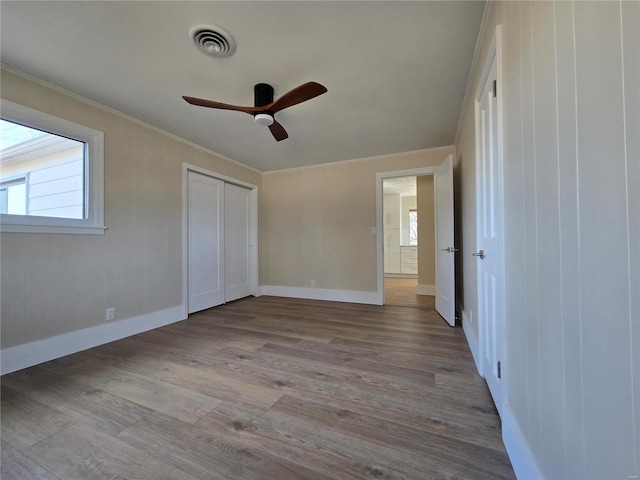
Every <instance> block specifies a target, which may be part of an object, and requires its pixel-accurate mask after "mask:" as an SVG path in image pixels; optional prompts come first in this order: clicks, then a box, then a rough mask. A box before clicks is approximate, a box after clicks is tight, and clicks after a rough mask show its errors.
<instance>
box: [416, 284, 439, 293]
mask: <svg viewBox="0 0 640 480" xmlns="http://www.w3.org/2000/svg"><path fill="white" fill-rule="evenodd" d="M416 294H417V295H431V296H434V295H435V294H436V286H435V285H427V284H420V283H419V284H418V286H417V287H416Z"/></svg>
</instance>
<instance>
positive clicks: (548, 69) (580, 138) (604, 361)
mask: <svg viewBox="0 0 640 480" xmlns="http://www.w3.org/2000/svg"><path fill="white" fill-rule="evenodd" d="M496 24H500V25H502V27H503V36H504V38H503V46H504V64H503V65H504V76H503V79H502V82H503V92H504V97H503V101H504V184H505V244H506V289H507V290H506V294H507V295H506V326H505V327H506V331H505V345H506V358H505V360H504V368H505V378H506V402H507V404H506V407H505V413H504V415H509V416H511V417H510V418H512V419H513V421H514V422H515V424H516V426H517V428H518V429H519V430H520V433H521V434H522V436H523V439H524V442H525V445H524V447H525V448H528V449H529V450H530V452H531V455H532V457H533V460H534V462H535V464H536V465H537V467H538V469H539V470H540V472H541V473H542V475H543V476H544V478H549V479H551V478H554V479H555V478H592V479H604V478H607V479H609V478H621V479H626V478H630V477H629V476H633V475H639V474H640V466H639V464H638V462H639V457H640V443H639V442H640V278H639V275H640V191H639V189H640V147H639V137H640V123H639V118H640V97H639V91H640V89H639V85H640V77H639V73H638V71H639V62H640V37H639V35H640V33H639V32H640V3H638V2H622V3H620V2H576V3H572V2H533V3H529V2H511V3H510V2H506V3H495V4H493V5H492V7H491V12H490V15H489V17H488V24H487V30H486V33H485V36H484V41H483V43H482V50H481V53H480V57H479V60H478V64H477V67H476V72H475V74H474V77H473V83H472V88H471V97H473V94H475V91H476V89H477V85H478V81H479V75H480V72H481V70H482V68H483V66H484V60H485V57H486V51H487V47H488V45H489V43H490V41H491V38H492V36H493V33H494V31H495V25H496ZM473 116H474V104H473V98H470V99H469V101H468V102H467V104H466V111H465V118H464V121H463V124H462V125H463V128H462V130H461V135H460V138H459V145H458V152H459V153H460V157H459V159H458V164H457V167H456V168H457V169H458V175H459V176H460V178H461V182H460V183H461V185H462V188H463V192H462V194H461V199H462V202H461V214H462V217H463V225H462V227H463V229H464V235H465V236H464V251H463V255H464V260H463V261H464V298H463V299H462V300H463V304H464V308H465V317H467V318H468V317H469V314H470V311H472V310H477V307H476V304H477V302H476V299H475V289H476V285H475V279H476V272H475V260H472V259H471V257H470V255H469V254H470V253H471V251H473V249H474V248H475V247H476V246H475V241H474V236H475V218H474V215H475V180H474V179H475V172H474V155H475V152H474V148H475V138H474V128H473ZM468 327H469V331H470V332H471V334H472V335H475V336H476V339H477V335H478V334H477V323H476V322H474V324H472V325H468ZM504 415H503V417H504ZM634 478H635V477H634Z"/></svg>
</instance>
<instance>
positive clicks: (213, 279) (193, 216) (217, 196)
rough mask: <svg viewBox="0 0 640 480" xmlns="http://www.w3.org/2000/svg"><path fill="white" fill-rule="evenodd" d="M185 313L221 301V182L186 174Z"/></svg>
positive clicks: (222, 216) (222, 232) (222, 263)
mask: <svg viewBox="0 0 640 480" xmlns="http://www.w3.org/2000/svg"><path fill="white" fill-rule="evenodd" d="M187 183H188V206H187V208H188V212H187V214H188V224H189V225H188V234H187V236H188V239H187V241H188V246H189V248H188V257H189V259H188V264H189V275H188V277H189V287H188V289H189V313H193V312H198V311H200V310H204V309H206V308H211V307H215V306H216V305H220V304H222V303H224V302H225V283H224V210H225V205H224V189H225V188H224V186H225V184H224V182H223V181H221V180H217V179H215V178H211V177H208V176H206V175H201V174H199V173H195V172H188V182H187Z"/></svg>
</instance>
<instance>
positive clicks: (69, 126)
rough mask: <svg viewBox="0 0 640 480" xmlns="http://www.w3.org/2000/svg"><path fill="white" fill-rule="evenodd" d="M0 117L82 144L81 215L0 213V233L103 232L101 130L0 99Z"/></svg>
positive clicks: (102, 150)
mask: <svg viewBox="0 0 640 480" xmlns="http://www.w3.org/2000/svg"><path fill="white" fill-rule="evenodd" d="M0 116H1V117H2V118H3V119H5V120H9V121H13V122H16V123H20V124H22V125H25V126H27V127H33V128H37V129H39V130H44V131H46V132H51V133H54V134H57V135H61V136H63V137H69V138H71V139H74V140H79V141H81V142H84V144H85V148H86V151H85V158H88V159H89V160H88V161H87V162H86V164H85V175H84V179H85V185H84V192H85V194H84V195H85V197H84V202H85V218H82V219H75V218H55V217H38V216H31V215H5V214H2V215H0V232H3V233H4V232H14V233H71V234H89V235H103V234H104V231H105V230H106V227H105V226H104V133H102V132H99V131H98V130H93V129H91V128H88V127H84V126H82V125H78V124H76V123H73V122H70V121H68V120H63V119H61V118H58V117H54V116H53V115H48V114H46V113H42V112H39V111H37V110H33V109H31V108H27V107H24V106H22V105H18V104H17V103H13V102H9V101H7V100H0Z"/></svg>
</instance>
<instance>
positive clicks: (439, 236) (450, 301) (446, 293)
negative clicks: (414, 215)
mask: <svg viewBox="0 0 640 480" xmlns="http://www.w3.org/2000/svg"><path fill="white" fill-rule="evenodd" d="M434 189H435V197H436V198H435V205H436V310H437V312H438V313H439V314H440V315H442V318H444V319H445V320H446V321H447V323H448V324H449V325H451V326H452V327H453V326H455V324H456V311H455V273H454V272H455V252H457V251H458V249H457V248H455V247H454V244H453V157H452V156H451V155H449V156H448V157H447V158H446V159H445V161H444V162H442V164H441V165H440V166H439V167H438V168H437V169H436V171H435V172H434Z"/></svg>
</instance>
